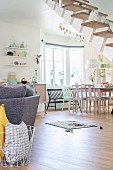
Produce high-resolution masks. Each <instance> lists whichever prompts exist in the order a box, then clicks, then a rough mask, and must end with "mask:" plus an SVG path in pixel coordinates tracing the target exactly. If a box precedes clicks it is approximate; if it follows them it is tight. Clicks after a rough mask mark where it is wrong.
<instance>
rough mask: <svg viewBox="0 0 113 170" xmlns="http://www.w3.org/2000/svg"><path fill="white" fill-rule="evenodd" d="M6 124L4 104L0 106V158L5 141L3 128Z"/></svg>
mask: <svg viewBox="0 0 113 170" xmlns="http://www.w3.org/2000/svg"><path fill="white" fill-rule="evenodd" d="M7 122H8V119H7V117H6V114H5V107H4V104H2V105H1V106H0V158H1V157H2V150H1V147H3V146H4V141H5V133H3V132H5V126H6V124H7Z"/></svg>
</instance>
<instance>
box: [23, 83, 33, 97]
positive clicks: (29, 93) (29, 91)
mask: <svg viewBox="0 0 113 170" xmlns="http://www.w3.org/2000/svg"><path fill="white" fill-rule="evenodd" d="M33 95H34V89H33V87H31V86H30V85H26V95H25V97H29V96H33Z"/></svg>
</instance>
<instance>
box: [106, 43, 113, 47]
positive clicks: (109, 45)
mask: <svg viewBox="0 0 113 170" xmlns="http://www.w3.org/2000/svg"><path fill="white" fill-rule="evenodd" d="M105 46H107V47H113V43H108V44H105Z"/></svg>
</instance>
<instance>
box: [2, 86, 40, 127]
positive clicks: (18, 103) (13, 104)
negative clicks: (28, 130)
mask: <svg viewBox="0 0 113 170" xmlns="http://www.w3.org/2000/svg"><path fill="white" fill-rule="evenodd" d="M7 89H8V90H7ZM17 90H18V91H19V89H17ZM7 91H9V88H7V87H5V90H4V87H0V105H1V104H4V105H5V112H6V115H7V118H8V120H9V122H11V123H13V124H20V123H21V121H24V122H25V123H26V124H27V125H31V126H34V123H35V118H36V113H37V108H38V104H39V98H40V96H38V95H37V96H34V95H31V94H30V93H28V95H27V96H26V91H25V94H23V91H22V94H23V95H22V97H20V96H21V95H17V94H16V95H17V97H14V96H16V95H14V96H12V93H13V91H14V93H15V90H13V88H11V91H10V92H7ZM6 92H7V93H6ZM1 93H2V94H1ZM8 93H9V94H8ZM29 95H30V96H29ZM10 96H11V97H10Z"/></svg>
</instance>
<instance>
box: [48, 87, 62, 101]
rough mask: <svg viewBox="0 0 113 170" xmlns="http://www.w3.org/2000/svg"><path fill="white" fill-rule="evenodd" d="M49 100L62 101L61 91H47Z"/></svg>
mask: <svg viewBox="0 0 113 170" xmlns="http://www.w3.org/2000/svg"><path fill="white" fill-rule="evenodd" d="M47 93H48V97H49V100H55V99H62V97H63V93H62V89H47Z"/></svg>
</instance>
